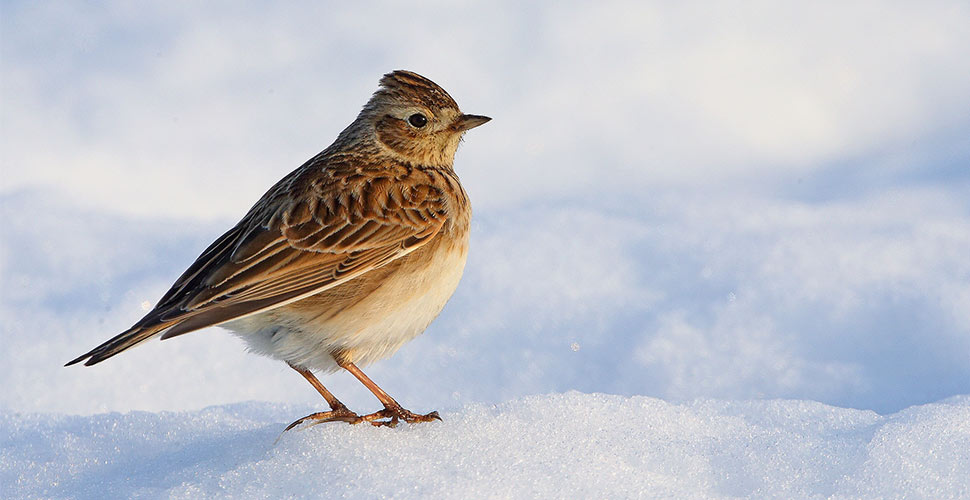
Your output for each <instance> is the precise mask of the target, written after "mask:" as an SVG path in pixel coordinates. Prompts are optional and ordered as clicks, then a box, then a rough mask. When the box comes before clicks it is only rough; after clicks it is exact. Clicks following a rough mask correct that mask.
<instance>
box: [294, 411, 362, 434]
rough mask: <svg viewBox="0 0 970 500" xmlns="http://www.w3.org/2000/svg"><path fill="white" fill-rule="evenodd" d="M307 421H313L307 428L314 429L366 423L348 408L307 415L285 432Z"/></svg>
mask: <svg viewBox="0 0 970 500" xmlns="http://www.w3.org/2000/svg"><path fill="white" fill-rule="evenodd" d="M307 420H312V421H313V422H312V423H311V424H310V425H308V426H307V427H313V426H314V425H317V424H324V423H327V422H347V423H348V424H359V423H361V422H363V421H364V420H363V418H361V416H360V415H357V414H356V413H354V412H352V411H350V410H348V409H346V408H344V409H339V410H331V411H321V412H317V413H311V414H310V415H307V416H305V417H303V418H301V419H299V420H297V421H295V422H293V423H292V424H290V425H287V426H286V429H283V432H286V431H288V430H290V429H292V428H294V427H296V426H298V425H300V424H302V423H303V422H306V421H307Z"/></svg>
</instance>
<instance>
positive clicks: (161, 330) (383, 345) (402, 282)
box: [65, 70, 491, 432]
mask: <svg viewBox="0 0 970 500" xmlns="http://www.w3.org/2000/svg"><path fill="white" fill-rule="evenodd" d="M490 120H491V118H489V117H487V116H481V115H472V114H465V113H462V112H461V111H460V110H459V108H458V104H457V103H456V102H455V100H454V99H453V98H452V97H451V96H450V95H449V94H448V92H446V91H445V90H444V89H443V88H441V87H440V86H438V85H437V84H436V83H434V82H432V81H431V80H429V79H428V78H425V77H423V76H421V75H419V74H417V73H414V72H411V71H405V70H396V71H392V72H390V73H387V74H385V75H383V77H382V78H381V79H380V82H379V86H378V89H377V91H376V92H374V94H373V95H372V96H371V98H370V99H369V100H368V101H367V103H366V104H365V105H364V107H363V108H362V110H361V111H360V113H359V114H358V116H357V118H356V119H355V120H354V121H353V122H352V123H351V124H350V125H349V126H347V128H345V129H344V130H343V131H342V132H341V133H340V134H338V136H337V139H336V140H335V141H334V142H333V144H331V145H330V146H329V147H327V148H326V149H324V150H323V151H321V152H320V153H319V154H317V155H316V156H314V157H312V158H310V159H309V160H308V161H306V162H305V163H304V164H303V165H302V166H300V167H299V168H297V169H296V170H294V171H293V172H291V173H289V174H288V175H286V176H285V177H283V178H282V179H281V180H280V181H279V182H277V183H276V184H275V185H273V187H271V188H270V189H269V190H268V191H267V192H266V193H265V194H264V195H263V196H262V197H261V198H260V199H259V201H257V202H256V204H255V205H254V206H253V207H252V208H251V209H250V210H249V211H248V212H247V213H246V215H245V216H244V217H243V218H242V219H241V220H240V221H239V223H237V224H236V225H235V226H234V227H232V229H229V230H228V231H226V233H225V234H223V235H222V236H220V237H219V238H217V239H216V240H215V241H214V242H213V243H212V244H211V245H209V247H208V248H206V249H205V250H204V251H203V252H202V254H201V255H199V257H198V258H197V259H196V260H195V262H193V263H192V264H191V265H190V266H189V267H188V269H186V270H185V272H184V273H183V274H182V275H181V276H180V277H179V278H178V279H177V280H176V281H175V283H174V284H173V285H172V287H171V288H170V289H169V290H168V292H167V293H165V294H164V295H163V296H162V298H161V299H160V300H159V301H158V303H157V304H156V305H155V307H154V308H153V309H152V310H150V311H149V312H148V313H147V314H146V315H145V316H144V317H143V318H142V319H141V320H139V321H138V322H136V323H135V324H134V325H133V326H132V327H131V328H129V329H128V330H125V331H124V332H122V333H120V334H118V335H117V336H115V337H113V338H111V339H110V340H108V341H106V342H104V343H103V344H101V345H99V346H97V347H95V348H94V349H92V350H90V351H89V352H87V353H85V354H83V355H81V356H79V357H77V358H75V359H74V360H72V361H70V362H68V363H67V364H66V365H65V366H70V365H74V364H76V363H80V362H82V361H84V365H88V366H90V365H94V364H97V363H100V362H102V361H104V360H106V359H108V358H110V357H112V356H114V355H116V354H118V353H121V352H122V351H125V350H127V349H130V348H132V347H134V346H136V345H139V344H142V343H143V342H145V341H146V340H148V339H150V338H154V337H158V336H160V337H161V339H163V340H164V339H169V338H172V337H177V336H179V335H183V334H187V333H190V332H194V331H196V330H200V329H202V328H206V327H210V326H215V325H218V326H220V327H222V328H225V329H227V330H229V331H230V332H231V333H233V334H235V335H237V336H239V337H240V338H242V339H243V340H244V341H245V343H246V344H247V347H248V348H249V350H250V351H252V352H255V353H257V354H262V355H266V356H269V357H272V358H275V359H279V360H282V361H284V362H286V363H287V364H288V365H289V366H290V367H291V368H293V369H294V370H296V371H297V372H298V373H299V374H300V375H302V376H303V377H304V378H305V379H306V380H307V381H308V382H309V383H310V384H311V385H312V386H313V387H314V388H315V389H316V390H317V392H319V393H320V395H321V396H322V397H323V398H324V399H325V400H326V402H327V404H328V405H329V407H330V409H329V410H328V411H322V412H317V413H313V414H311V415H307V416H306V417H303V418H301V419H298V420H296V421H294V422H293V423H292V424H290V425H289V426H287V427H286V429H285V430H284V432H285V431H286V430H289V429H291V428H294V427H296V426H298V425H300V424H303V423H309V424H310V425H316V424H319V423H323V422H347V423H351V424H359V423H365V422H367V423H370V424H372V425H378V426H392V427H393V426H395V425H397V424H398V423H399V422H400V421H404V422H407V423H409V424H413V423H419V422H430V421H433V420H440V416H439V415H438V413H437V412H430V413H427V414H418V413H414V412H411V411H410V410H407V409H405V408H404V407H403V406H401V405H400V404H399V403H398V402H397V401H396V400H395V399H394V398H392V397H391V396H390V395H388V394H387V393H386V392H385V391H384V390H383V389H381V388H380V387H379V386H378V385H377V384H376V383H374V382H373V381H372V380H371V379H370V378H369V377H368V376H367V375H365V374H364V372H363V371H361V369H360V368H359V366H358V365H360V366H366V365H368V364H370V363H373V362H375V361H378V360H381V359H384V358H387V357H389V356H390V355H392V354H394V352H396V351H397V350H398V349H399V348H400V347H401V346H402V345H403V344H405V343H406V342H408V341H410V340H412V339H414V338H415V337H417V336H418V335H420V334H421V333H423V332H424V330H425V329H426V328H427V327H428V326H429V325H430V324H431V322H432V321H433V320H434V319H435V318H436V317H437V316H438V314H439V313H440V312H441V310H442V309H443V308H444V306H445V303H446V302H447V301H448V300H449V298H450V297H451V295H452V294H453V293H454V291H455V290H456V288H457V286H458V283H459V280H460V279H461V276H462V273H463V271H464V267H465V262H466V259H467V256H468V240H469V226H470V221H471V215H472V209H471V203H470V201H469V199H468V194H467V193H466V191H465V189H464V188H463V187H462V185H461V183H460V182H459V179H458V175H457V174H456V173H455V170H454V158H455V152H456V151H457V149H458V146H459V143H460V142H461V141H462V137H463V135H464V134H465V132H467V131H468V130H470V129H472V128H475V127H478V126H480V125H482V124H484V123H486V122H488V121H490ZM339 370H346V371H347V372H350V373H351V374H352V375H353V376H354V377H356V378H357V379H358V380H359V381H360V382H361V383H362V384H363V385H364V386H365V387H367V389H369V390H370V391H371V392H372V393H373V394H374V395H375V396H376V397H377V399H378V400H379V401H380V402H381V403H382V405H383V409H381V410H379V411H376V412H373V413H369V414H365V415H359V414H357V413H355V412H353V411H351V410H350V409H348V408H347V406H346V405H344V404H343V403H342V402H341V401H340V400H339V399H337V398H336V397H335V396H334V395H333V394H332V393H331V392H330V391H329V390H328V389H327V388H326V387H324V385H323V384H322V383H321V382H320V380H319V379H318V378H317V377H316V376H315V375H314V372H323V373H333V372H336V371H339Z"/></svg>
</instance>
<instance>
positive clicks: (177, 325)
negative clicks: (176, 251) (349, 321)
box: [72, 168, 448, 364]
mask: <svg viewBox="0 0 970 500" xmlns="http://www.w3.org/2000/svg"><path fill="white" fill-rule="evenodd" d="M328 170H331V169H328ZM341 172H342V171H341V170H340V169H332V171H329V172H328V173H327V175H324V176H320V175H319V174H316V175H315V176H309V175H303V176H302V177H301V176H300V175H296V176H294V177H292V178H288V179H284V181H281V182H280V184H277V186H275V187H274V188H273V189H271V190H270V191H269V192H268V193H267V194H266V195H265V196H264V197H263V199H262V200H260V202H259V203H257V205H256V206H254V207H253V209H252V210H250V212H249V214H247V215H246V217H245V218H243V220H242V221H240V223H239V224H237V225H236V226H235V227H234V228H232V229H231V230H229V231H228V232H227V233H226V234H224V235H222V236H221V237H220V238H219V239H217V240H216V241H215V242H214V243H213V244H212V245H210V246H209V248H207V249H206V250H205V251H204V252H203V253H202V255H200V256H199V258H198V259H197V260H196V261H195V262H194V263H193V264H192V265H191V266H190V267H189V269H187V270H186V271H185V273H183V274H182V276H181V277H180V278H179V279H178V280H177V281H176V282H175V284H174V285H173V286H172V288H171V289H170V290H169V291H168V292H167V293H166V294H165V296H163V297H162V299H161V300H160V301H159V303H158V305H157V306H156V307H155V309H153V310H152V311H151V312H149V313H148V314H147V315H146V316H145V317H144V318H143V319H142V320H141V321H139V322H138V323H137V324H136V325H135V326H134V327H132V329H130V330H128V331H127V332H124V333H122V334H121V335H119V336H117V337H115V338H114V339H111V340H109V341H108V342H106V343H105V344H103V345H101V346H99V347H97V348H95V349H94V350H92V351H91V352H89V353H87V354H85V355H84V356H81V357H80V358H78V359H76V360H75V361H73V362H72V363H74V362H77V361H81V360H83V359H86V358H88V357H90V359H89V361H88V363H87V364H93V363H96V362H98V361H101V360H103V359H106V358H107V357H110V356H112V355H114V354H117V353H118V352H121V351H122V350H124V349H127V348H128V347H131V346H132V345H134V344H136V343H139V342H141V341H142V340H144V339H145V338H147V337H150V336H152V335H154V334H156V333H158V332H161V331H164V335H163V336H162V338H168V337H173V336H176V335H181V334H183V333H188V332H191V331H194V330H198V329H200V328H205V327H207V326H211V325H216V324H220V323H224V322H226V321H230V320H233V319H236V318H240V317H243V316H247V315H250V314H254V313H257V312H260V311H264V310H268V309H272V308H274V307H279V306H281V305H284V304H287V303H290V302H293V301H296V300H299V299H301V298H304V297H307V296H310V295H313V294H316V293H319V292H321V291H323V290H326V289H328V288H331V287H333V286H336V285H338V284H340V283H343V282H345V281H347V280H350V279H353V278H354V277H356V276H359V275H361V274H364V273H366V272H368V271H370V270H372V269H375V268H377V267H380V266H382V265H384V264H386V263H388V262H390V261H392V260H394V259H397V258H399V257H401V256H404V255H406V254H408V253H409V252H411V251H414V250H415V249H417V248H419V247H421V246H422V245H424V244H425V243H427V242H428V241H429V240H430V239H431V238H433V237H434V236H435V235H436V234H437V233H438V232H439V231H440V229H441V228H442V226H443V224H444V222H445V220H446V217H447V206H448V200H447V197H446V196H447V195H446V192H445V190H444V189H442V187H441V185H440V184H439V181H437V179H436V177H435V175H431V174H429V173H427V172H423V171H418V170H417V169H410V168H409V169H407V175H405V176H400V175H399V176H397V177H391V176H387V175H382V174H380V173H373V172H370V173H368V172H366V171H362V170H361V169H359V168H357V169H350V170H349V171H347V172H342V173H341Z"/></svg>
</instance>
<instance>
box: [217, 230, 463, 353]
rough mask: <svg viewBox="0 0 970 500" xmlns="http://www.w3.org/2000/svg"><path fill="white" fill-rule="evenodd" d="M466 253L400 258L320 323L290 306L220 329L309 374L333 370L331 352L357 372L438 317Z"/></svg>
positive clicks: (449, 250)
mask: <svg viewBox="0 0 970 500" xmlns="http://www.w3.org/2000/svg"><path fill="white" fill-rule="evenodd" d="M466 248H467V247H466V246H464V245H461V247H460V248H457V247H452V246H449V245H440V246H438V247H437V248H435V249H433V250H432V249H428V250H431V251H432V253H431V255H432V258H431V259H407V257H404V258H403V259H405V262H406V263H405V264H403V265H402V266H401V267H400V268H399V269H398V270H397V271H396V272H395V273H394V274H392V275H391V276H389V277H388V279H386V280H385V281H384V282H383V283H382V284H381V286H380V287H378V288H377V289H376V290H374V291H372V292H371V293H369V294H367V295H366V296H365V297H364V298H363V299H362V300H360V301H359V302H356V303H354V304H353V305H352V306H350V307H347V308H345V309H342V310H340V311H339V312H338V313H336V314H334V315H332V316H330V315H324V316H330V317H326V319H320V318H317V317H314V316H315V315H314V314H310V312H312V308H310V307H305V306H304V307H303V308H302V309H301V308H300V307H299V306H300V303H295V304H294V306H296V307H289V306H287V307H283V308H279V309H273V310H269V311H266V312H264V313H260V314H257V315H253V316H250V317H246V318H242V319H239V320H236V321H232V322H229V323H225V324H223V325H222V326H223V327H225V328H227V329H229V330H230V331H232V332H233V333H235V334H237V335H239V336H240V337H242V338H243V339H244V340H245V341H246V342H247V344H248V345H249V348H250V350H252V351H253V352H256V353H259V354H264V355H267V356H270V357H273V358H277V359H281V360H283V361H288V362H290V363H293V364H297V365H301V366H305V367H307V368H309V369H311V370H318V371H335V370H337V369H338V368H339V367H338V366H337V364H336V362H335V361H334V359H333V357H332V355H331V353H333V352H337V351H340V352H344V353H346V354H347V356H348V358H349V360H350V361H352V362H354V363H355V364H357V365H361V366H363V365H366V364H368V363H372V362H374V361H377V360H380V359H383V358H386V357H388V356H390V355H392V354H394V352H396V351H397V350H398V349H399V348H400V347H401V346H402V345H404V343H405V342H408V341H409V340H412V339H414V338H415V337H417V336H418V335H420V334H421V333H422V332H424V330H425V329H426V328H427V327H428V325H429V324H431V321H433V320H434V319H435V318H436V317H437V316H438V314H439V313H440V312H441V310H442V308H444V306H445V303H446V302H448V299H449V298H451V295H452V293H454V291H455V289H456V288H457V287H458V282H459V280H460V279H461V275H462V272H463V271H464V268H465V260H466V257H467V252H466ZM415 253H417V252H415ZM410 255H414V254H410ZM410 255H409V256H410ZM429 263H430V265H429ZM322 296H323V295H321V297H322ZM307 300H308V301H309V300H310V299H307ZM294 311H298V312H294Z"/></svg>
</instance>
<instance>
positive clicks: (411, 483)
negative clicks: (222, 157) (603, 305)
mask: <svg viewBox="0 0 970 500" xmlns="http://www.w3.org/2000/svg"><path fill="white" fill-rule="evenodd" d="M308 411H311V408H308V407H297V406H284V405H272V404H267V403H239V404H234V405H228V406H219V407H210V408H205V409H203V410H199V411H193V412H161V413H146V412H132V413H126V414H119V413H107V414H101V415H95V416H90V417H81V416H66V415H58V416H52V415H46V414H13V413H3V414H0V422H2V426H0V429H2V430H0V442H2V444H3V448H2V451H0V471H2V472H0V474H2V475H0V480H2V487H0V496H2V497H3V498H14V497H45V498H60V497H79V498H131V497H155V498H160V497H166V498H203V497H207V498H219V497H224V498H328V497H331V498H332V497H357V498H373V497H380V496H385V497H408V498H513V497H514V498H700V497H706V498H730V497H758V498H768V497H771V498H813V497H816V498H822V497H825V498H886V497H907V498H936V499H945V498H961V497H962V498H966V497H967V496H968V495H970V480H968V479H967V478H968V477H970V398H968V397H955V398H950V399H948V400H945V401H942V402H939V403H934V404H929V405H923V406H916V407H912V408H908V409H906V410H903V411H901V412H899V413H895V414H892V415H886V416H880V415H877V414H876V413H874V412H871V411H862V410H850V409H842V408H834V407H831V406H826V405H823V404H820V403H813V402H807V401H785V400H774V401H718V400H698V401H694V402H690V403H684V404H672V403H668V402H665V401H663V400H660V399H655V398H648V397H642V396H634V397H629V398H627V397H620V396H612V395H603V394H580V393H577V392H570V393H566V394H551V395H543V396H531V397H526V398H521V399H516V400H513V401H510V402H507V403H502V404H499V405H482V404H472V405H466V406H464V407H461V408H458V409H455V410H452V411H446V412H443V415H442V416H443V418H444V421H442V422H435V423H431V424H421V425H415V426H408V425H402V426H399V427H397V428H395V429H386V428H373V427H370V426H366V427H365V426H349V425H346V424H343V423H339V424H336V423H331V424H322V425H317V426H314V427H309V428H305V429H300V430H296V431H290V432H287V433H285V434H283V435H282V436H281V437H280V439H279V441H278V442H275V443H274V441H275V440H276V439H277V437H278V436H279V434H280V431H281V429H282V428H283V426H284V425H285V424H286V423H287V422H288V421H289V420H291V419H293V418H294V417H295V416H302V413H303V412H308Z"/></svg>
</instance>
